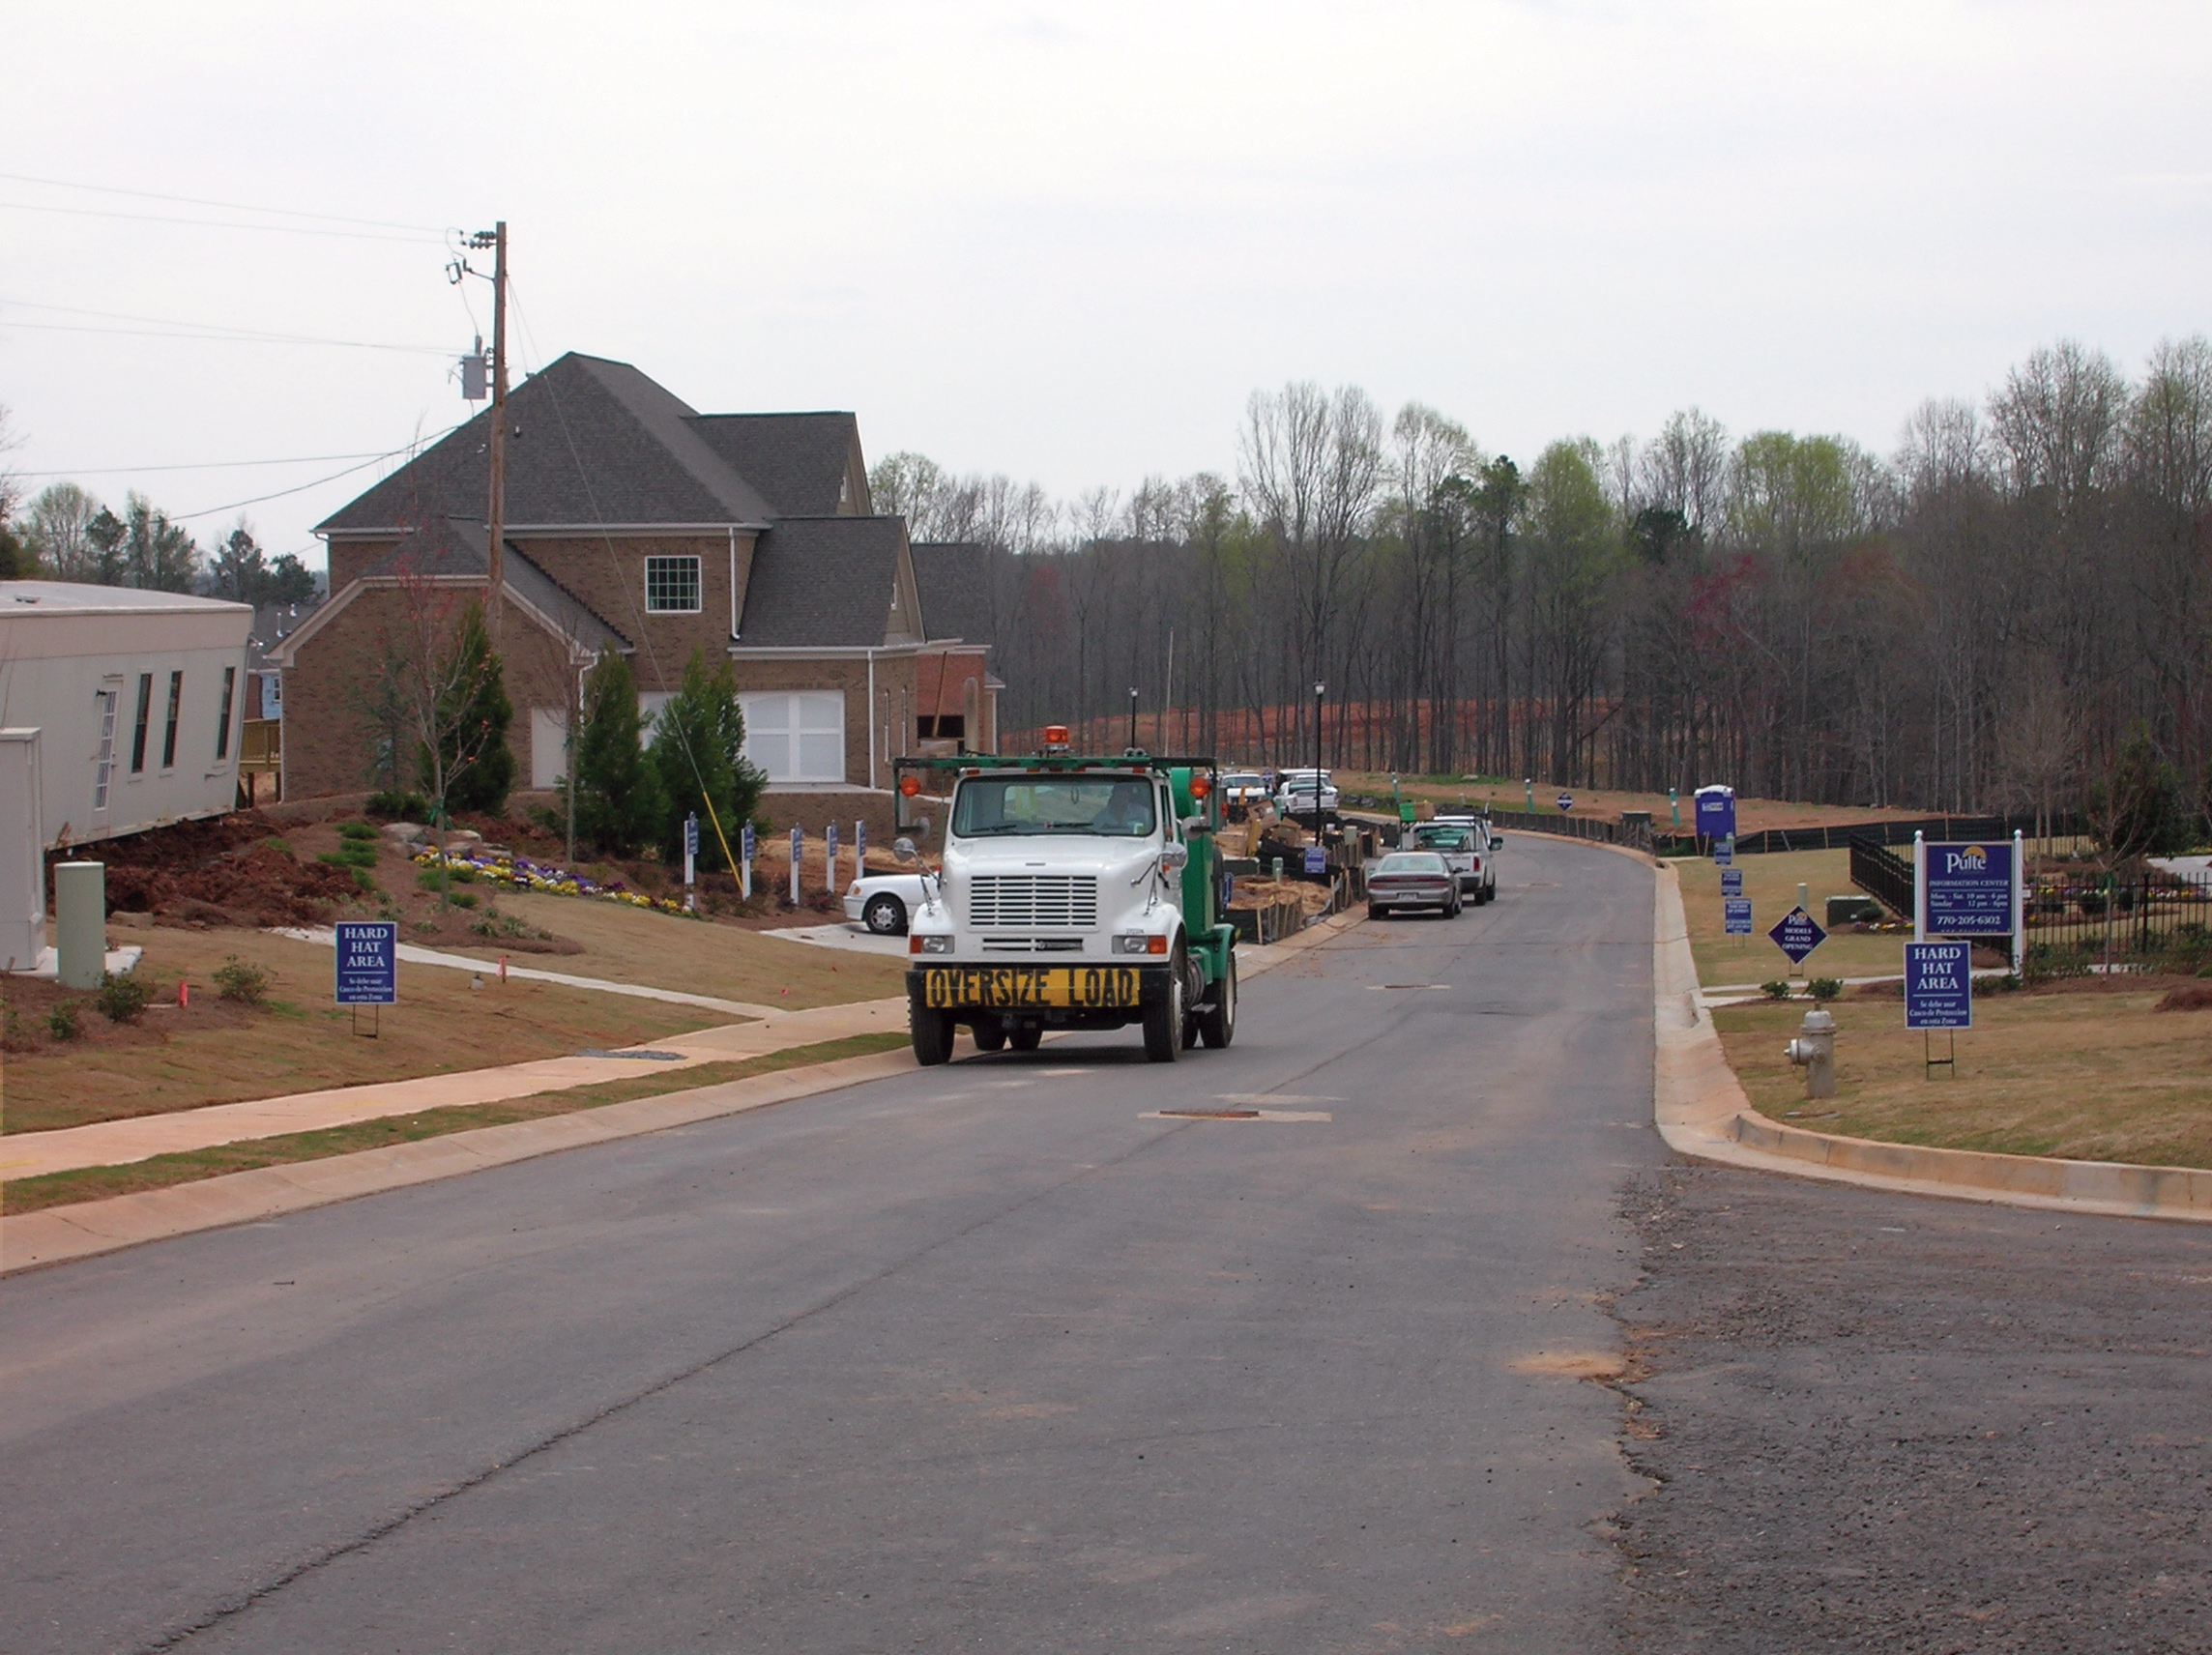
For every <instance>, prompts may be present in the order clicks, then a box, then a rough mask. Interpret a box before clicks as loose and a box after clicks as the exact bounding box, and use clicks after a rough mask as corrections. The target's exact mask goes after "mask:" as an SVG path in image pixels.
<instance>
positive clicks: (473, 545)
mask: <svg viewBox="0 0 2212 1655" xmlns="http://www.w3.org/2000/svg"><path fill="white" fill-rule="evenodd" d="M485 565H486V560H485V557H484V526H483V525H482V524H481V523H473V522H471V521H469V520H468V519H467V518H465V517H440V518H436V519H434V520H433V521H431V522H429V523H426V524H424V525H423V527H422V530H421V531H420V532H419V533H416V534H413V535H410V536H408V537H407V538H406V539H404V540H402V541H400V543H399V544H398V545H397V546H395V547H394V548H393V550H391V551H390V552H388V553H386V554H385V555H384V556H383V557H382V558H380V559H378V560H377V561H376V563H375V564H373V565H371V566H369V568H368V569H367V570H365V571H364V572H365V573H367V574H371V575H380V574H385V575H388V574H397V573H398V572H400V571H401V570H402V569H407V570H410V571H413V572H415V573H418V574H426V575H429V574H474V575H480V574H482V573H483V572H484V570H485ZM500 572H501V574H502V576H503V577H504V579H505V582H506V585H507V588H508V590H509V592H512V593H513V594H514V595H515V596H516V597H519V598H520V599H522V601H523V602H525V603H527V604H529V605H530V606H531V607H532V608H533V609H536V610H537V611H538V613H539V614H540V615H543V616H546V617H548V618H549V619H550V620H551V621H552V622H553V624H555V625H556V626H559V627H560V628H562V630H563V632H564V633H572V634H574V636H575V639H576V642H577V644H578V645H579V646H580V647H582V648H583V649H586V650H590V651H592V652H594V653H597V651H599V650H603V649H605V648H606V647H607V646H608V645H609V644H612V645H613V646H614V647H615V648H616V649H617V650H620V651H622V652H623V653H628V652H629V648H630V643H629V640H628V639H627V638H626V637H624V636H623V635H622V633H621V632H619V631H617V630H616V629H615V628H614V627H612V626H610V625H608V624H607V623H606V622H605V620H603V619H602V618H601V617H600V616H599V614H598V613H597V611H596V610H594V609H592V608H591V607H590V606H589V605H587V604H586V603H585V602H584V601H583V600H582V599H581V598H579V597H577V596H576V595H574V594H573V593H571V592H570V591H569V590H568V588H567V587H565V586H563V585H562V584H561V583H560V582H559V581H557V580H555V579H554V578H553V577H552V576H551V575H549V574H547V573H546V572H545V571H544V570H543V569H541V568H539V567H538V566H537V565H536V564H534V563H532V562H531V561H530V559H529V558H528V557H526V556H524V555H523V554H522V553H521V552H519V551H517V550H516V549H515V547H514V543H513V542H512V541H511V540H510V541H509V542H508V546H507V556H506V557H505V558H504V559H502V560H501V563H500Z"/></svg>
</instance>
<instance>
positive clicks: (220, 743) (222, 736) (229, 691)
mask: <svg viewBox="0 0 2212 1655" xmlns="http://www.w3.org/2000/svg"><path fill="white" fill-rule="evenodd" d="M237 694H238V669H237V668H236V667H224V668H223V669H222V711H220V712H219V713H218V714H217V715H216V721H215V756H216V757H217V759H218V760H220V759H227V758H229V757H230V704H231V701H232V699H233V698H234V697H235V696H236V695H237Z"/></svg>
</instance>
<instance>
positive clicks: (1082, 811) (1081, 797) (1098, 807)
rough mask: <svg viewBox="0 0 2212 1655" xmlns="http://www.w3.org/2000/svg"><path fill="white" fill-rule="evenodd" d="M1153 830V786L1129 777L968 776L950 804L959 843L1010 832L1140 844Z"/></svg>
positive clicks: (954, 830)
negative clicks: (1098, 836) (1100, 836)
mask: <svg viewBox="0 0 2212 1655" xmlns="http://www.w3.org/2000/svg"><path fill="white" fill-rule="evenodd" d="M1153 827H1154V817H1153V812H1152V785H1151V783H1150V782H1149V781H1143V780H1140V779H1138V778H1135V777H1132V776H1088V775H1053V776H1004V777H1002V776H972V777H970V778H969V779H968V780H966V781H963V782H962V783H961V784H960V794H959V797H958V798H956V799H954V800H953V804H952V834H953V837H955V838H959V839H979V838H987V837H991V836H993V835H996V834H1012V833H1107V834H1112V835H1113V836H1115V837H1117V838H1127V839H1141V838H1144V837H1145V836H1146V835H1147V834H1149V833H1150V832H1151V831H1152V829H1153Z"/></svg>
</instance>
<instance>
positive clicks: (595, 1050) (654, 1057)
mask: <svg viewBox="0 0 2212 1655" xmlns="http://www.w3.org/2000/svg"><path fill="white" fill-rule="evenodd" d="M576 1056H577V1057H579V1058H643V1059H645V1060H647V1061H649V1062H655V1063H681V1062H682V1061H683V1060H684V1054H683V1053H682V1052H655V1051H653V1050H650V1049H649V1048H647V1047H643V1046H640V1047H635V1048H632V1049H631V1050H628V1051H624V1052H608V1051H603V1050H601V1049H600V1048H599V1047H597V1046H586V1047H585V1048H584V1049H583V1050H582V1051H581V1052H578V1053H577V1054H576Z"/></svg>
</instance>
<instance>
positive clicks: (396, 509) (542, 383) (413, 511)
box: [317, 351, 774, 534]
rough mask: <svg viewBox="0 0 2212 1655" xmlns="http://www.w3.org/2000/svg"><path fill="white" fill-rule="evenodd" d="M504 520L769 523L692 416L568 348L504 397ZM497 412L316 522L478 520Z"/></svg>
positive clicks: (635, 378) (339, 529)
mask: <svg viewBox="0 0 2212 1655" xmlns="http://www.w3.org/2000/svg"><path fill="white" fill-rule="evenodd" d="M507 415H508V420H509V433H508V441H507V513H506V515H507V521H508V522H509V523H511V524H515V525H522V524H534V525H535V524H576V525H591V524H601V523H603V524H632V523H670V524H673V523H685V524H697V523H765V522H767V521H768V520H769V519H770V518H771V516H772V515H773V514H774V513H773V509H772V508H771V506H770V504H769V502H768V500H767V499H766V498H765V497H764V496H763V495H762V494H761V492H760V491H759V490H758V489H756V488H754V487H753V486H752V484H751V483H749V482H747V481H746V480H745V479H744V478H742V476H740V475H739V473H738V472H737V471H736V470H735V469H734V468H733V467H732V466H731V464H730V462H729V461H728V460H727V459H725V458H724V457H723V456H722V455H720V454H718V453H716V452H715V451H714V450H713V449H712V448H710V447H709V446H708V445H707V444H706V443H705V442H704V441H702V440H701V438H700V436H699V434H698V433H697V432H696V431H695V430H693V429H692V427H691V424H690V423H689V421H692V420H693V419H695V418H696V416H695V414H694V412H693V410H692V409H691V408H690V407H688V406H687V405H686V404H685V403H684V402H683V401H682V400H680V399H679V398H677V397H675V396H673V395H671V394H670V393H669V392H667V391H665V390H663V389H662V388H661V387H660V386H658V385H656V384H655V383H654V382H653V381H652V380H651V379H648V378H647V377H646V376H645V375H644V374H642V373H640V372H638V370H637V369H636V368H634V367H632V366H630V365H629V363H617V362H607V361H605V360H603V359H601V358H598V357H587V356H582V355H579V354H577V353H576V352H573V351H571V352H570V353H568V355H567V356H565V357H563V358H561V359H560V360H559V361H558V362H556V363H553V364H552V365H551V366H549V367H547V368H546V369H545V370H544V371H543V372H541V373H538V374H533V375H532V376H531V377H530V378H528V379H526V380H524V381H523V382H522V383H521V384H520V385H518V386H516V387H515V388H514V390H513V391H512V392H510V393H509V396H508V399H507ZM490 429H491V411H490V410H489V409H486V410H484V411H483V412H482V413H480V414H479V415H478V416H477V417H476V418H475V419H473V420H471V421H468V423H466V424H465V425H462V426H461V427H460V428H459V429H457V430H455V431H453V432H451V433H450V434H449V435H448V436H447V437H446V438H445V439H444V440H443V441H442V442H439V443H438V444H436V445H435V446H433V447H432V448H431V449H430V450H428V451H427V452H425V453H422V454H421V455H419V456H417V457H416V458H415V459H413V460H411V461H410V462H408V464H406V465H404V466H402V467H400V468H399V470H397V471H396V472H394V473H393V474H392V476H390V477H388V478H386V479H384V480H383V481H382V482H380V483H378V484H376V485H375V486H374V487H373V488H370V489H369V490H367V491H366V492H365V493H364V494H362V495H361V496H359V497H358V498H357V499H355V500H354V501H353V502H352V503H351V504H349V505H347V506H345V507H343V508H340V509H339V510H338V511H337V512H335V514H334V515H332V516H331V517H329V518H327V519H326V520H325V521H324V522H322V523H321V524H319V525H318V526H317V527H318V532H319V533H323V534H334V533H335V534H342V533H344V532H346V531H348V530H352V531H356V532H359V531H365V530H374V529H391V528H397V527H404V526H412V525H417V524H422V523H426V522H428V521H429V520H430V519H432V518H437V517H455V516H458V517H467V518H470V519H473V520H474V521H477V522H482V521H483V520H484V517H485V506H486V497H487V495H488V493H489V490H490V462H489V456H488V451H487V450H488V444H489V438H490Z"/></svg>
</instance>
